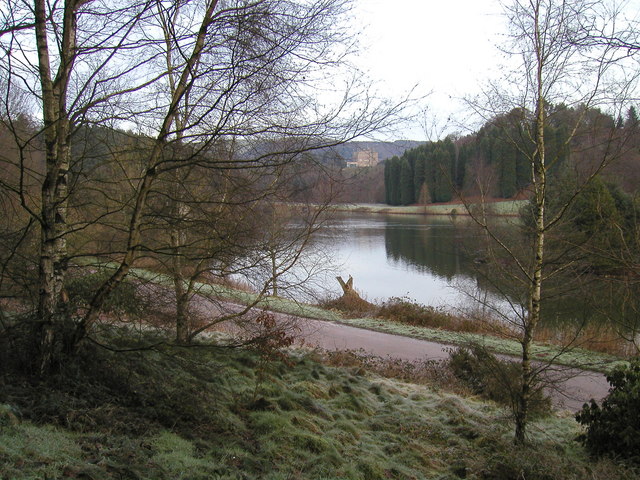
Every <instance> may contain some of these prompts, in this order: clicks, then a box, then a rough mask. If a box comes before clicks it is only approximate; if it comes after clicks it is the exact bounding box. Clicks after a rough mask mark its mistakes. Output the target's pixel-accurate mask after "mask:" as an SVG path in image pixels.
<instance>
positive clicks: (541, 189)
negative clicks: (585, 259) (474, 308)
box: [469, 0, 635, 444]
mask: <svg viewBox="0 0 640 480" xmlns="http://www.w3.org/2000/svg"><path fill="white" fill-rule="evenodd" d="M505 11H506V15H507V17H508V20H509V25H510V28H511V40H512V43H511V46H510V49H509V50H508V53H510V54H511V58H512V59H513V60H514V61H515V62H516V63H517V66H516V68H515V69H514V72H513V73H512V74H510V75H508V76H507V78H505V79H504V80H505V81H503V82H501V83H498V84H496V85H493V86H492V87H491V88H490V89H488V90H487V91H486V92H485V97H484V101H483V102H480V103H474V104H473V105H474V108H476V110H477V111H478V112H479V113H481V114H483V116H484V117H485V118H493V117H494V116H495V115H497V114H506V113H508V115H503V117H502V120H501V121H508V122H509V125H508V127H509V128H505V130H504V131H505V135H506V137H507V138H506V139H505V140H506V141H508V142H510V143H511V144H512V145H515V146H516V148H517V149H518V150H519V152H520V154H521V155H523V156H524V157H525V158H526V160H527V163H528V165H529V168H530V178H529V181H530V195H531V205H532V206H531V209H530V211H529V212H528V218H527V219H525V223H526V225H527V226H528V227H529V231H528V232H527V234H526V236H524V237H519V238H518V239H514V238H513V237H511V238H510V237H509V236H504V235H503V234H502V233H501V231H500V229H498V228H495V225H492V223H491V222H490V220H489V217H487V215H486V213H487V212H486V210H485V209H484V208H482V209H480V210H479V211H478V210H477V209H469V212H470V214H471V215H472V216H473V218H474V219H475V220H476V222H477V223H478V224H479V225H480V226H481V228H482V230H483V231H484V236H485V238H486V239H487V240H488V242H487V248H488V256H489V258H491V259H492V266H493V268H494V271H493V274H492V275H493V276H494V278H497V277H502V279H503V280H504V282H502V284H501V286H500V287H499V288H500V291H501V292H502V293H503V294H504V297H503V298H507V299H508V302H509V305H510V308H509V309H508V310H509V312H505V311H504V309H502V310H500V309H498V308H495V311H497V312H500V313H501V314H502V315H503V316H504V317H505V318H506V319H508V321H510V322H512V323H513V326H514V329H515V331H516V332H517V335H518V340H519V342H520V344H521V347H522V352H521V358H520V363H521V377H520V388H519V391H518V392H517V395H516V398H515V401H514V405H513V415H514V420H515V440H516V442H517V443H520V444H522V443H524V442H525V439H526V428H527V423H528V420H529V410H530V404H531V399H532V396H533V393H534V391H535V389H536V388H538V387H537V386H536V385H538V384H539V382H540V380H541V379H542V375H543V373H544V371H545V369H546V368H548V366H549V364H546V363H545V364H544V365H543V364H534V363H533V362H532V355H531V347H532V344H533V341H534V337H535V334H536V331H537V329H538V326H539V324H540V322H541V318H542V306H543V303H544V301H545V300H546V298H548V293H549V292H547V296H545V287H546V286H549V285H550V284H551V282H553V281H554V280H556V279H558V278H559V277H560V276H561V275H563V274H565V273H566V272H568V271H569V270H571V268H572V263H571V257H570V255H569V253H570V251H569V250H565V251H564V252H561V253H558V252H553V251H552V250H550V249H549V244H548V243H549V241H550V240H552V238H553V232H554V230H555V229H558V227H559V226H560V225H561V223H562V221H563V219H564V218H565V216H566V213H567V211H568V210H569V208H570V207H571V205H572V204H573V202H574V201H575V198H576V197H577V196H578V195H579V194H580V192H581V191H583V190H584V188H585V187H586V185H588V184H589V183H590V182H591V181H592V180H593V178H595V177H596V176H597V175H598V174H599V173H600V172H602V170H603V169H604V168H605V167H606V166H607V165H608V164H609V163H610V162H611V161H613V160H614V159H615V158H616V156H617V155H618V154H619V153H620V147H621V145H623V144H624V142H623V141H622V140H621V139H618V138H615V137H616V135H617V134H618V132H616V131H615V130H614V129H613V128H610V129H607V128H601V129H600V132H599V136H600V138H599V142H598V144H597V145H595V146H594V151H596V152H597V155H596V156H597V158H596V159H595V161H591V160H590V161H589V162H587V161H584V165H583V167H582V168H581V171H582V172H583V174H582V176H581V178H580V179H579V181H577V182H576V183H575V184H574V185H573V186H572V188H571V190H570V191H569V192H568V195H566V196H565V197H564V202H563V203H562V204H561V205H556V206H555V208H554V210H553V211H550V210H549V209H548V203H549V196H550V193H549V184H550V177H551V174H552V172H553V171H554V169H557V168H558V167H559V163H560V162H561V156H560V155H558V154H557V152H554V151H552V149H551V148H550V146H549V145H550V140H549V139H548V138H547V137H546V133H547V129H548V127H549V126H550V125H552V122H554V116H559V115H561V114H562V111H563V110H562V109H554V105H563V106H564V107H566V108H573V112H574V113H575V115H574V116H573V117H572V119H571V125H570V128H569V132H568V133H567V134H566V136H565V138H564V139H563V141H564V144H565V145H566V146H567V147H571V146H572V145H575V140H576V138H577V137H578V136H579V135H580V132H581V131H583V130H584V129H587V128H590V129H591V130H590V131H592V127H593V126H591V125H588V123H589V116H588V114H589V112H591V111H592V109H593V108H595V107H603V106H608V107H609V108H613V109H615V108H618V109H619V108H621V100H622V95H624V94H625V93H626V92H627V91H628V88H629V77H632V76H635V74H634V75H631V74H630V73H629V70H627V68H628V67H629V65H627V64H626V63H625V59H626V58H627V52H626V51H625V52H622V51H620V50H619V49H617V48H615V46H613V45H611V44H608V43H602V44H599V45H597V46H596V45H595V44H594V43H592V42H589V41H587V39H589V38H592V37H593V36H595V35H597V34H598V32H601V31H603V30H607V31H611V30H610V29H612V28H613V26H612V24H611V23H610V22H611V20H612V19H611V18H610V17H609V13H610V11H609V10H607V9H606V8H604V7H603V4H602V2H591V1H585V0H577V1H556V0H516V1H514V2H512V3H509V4H507V5H506V6H505ZM618 81H620V82H621V83H619V84H618V83H616V82H618ZM479 105H482V107H481V108H480V107H479ZM592 146H593V145H592ZM580 157H581V158H575V159H573V161H574V162H577V163H579V162H581V161H582V160H583V158H584V157H585V156H584V154H583V155H581V156H580ZM564 254H567V257H566V258H563V255H564ZM563 260H565V261H563Z"/></svg>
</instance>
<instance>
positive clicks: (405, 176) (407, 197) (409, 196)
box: [400, 156, 415, 205]
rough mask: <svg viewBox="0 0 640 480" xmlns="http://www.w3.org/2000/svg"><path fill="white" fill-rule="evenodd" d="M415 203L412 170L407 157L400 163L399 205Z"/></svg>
mask: <svg viewBox="0 0 640 480" xmlns="http://www.w3.org/2000/svg"><path fill="white" fill-rule="evenodd" d="M414 202H415V196H414V186H413V169H412V168H411V165H410V164H409V160H408V159H407V157H405V156H403V158H402V160H401V161H400V204H401V205H409V204H411V203H414Z"/></svg>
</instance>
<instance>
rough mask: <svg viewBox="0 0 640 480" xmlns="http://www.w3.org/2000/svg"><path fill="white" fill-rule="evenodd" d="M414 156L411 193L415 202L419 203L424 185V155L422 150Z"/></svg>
mask: <svg viewBox="0 0 640 480" xmlns="http://www.w3.org/2000/svg"><path fill="white" fill-rule="evenodd" d="M416 151H417V155H416V160H415V164H414V167H413V193H414V198H415V199H416V201H421V200H422V199H420V192H421V191H422V187H423V185H424V178H425V176H424V167H425V165H424V160H425V154H424V152H423V151H422V150H418V149H416Z"/></svg>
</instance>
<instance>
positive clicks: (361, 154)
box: [347, 149, 379, 168]
mask: <svg viewBox="0 0 640 480" xmlns="http://www.w3.org/2000/svg"><path fill="white" fill-rule="evenodd" d="M378 163H379V160H378V152H376V151H375V150H370V149H365V150H358V151H356V152H353V158H352V159H351V161H347V168H349V167H359V168H361V167H373V166H374V165H377V164H378Z"/></svg>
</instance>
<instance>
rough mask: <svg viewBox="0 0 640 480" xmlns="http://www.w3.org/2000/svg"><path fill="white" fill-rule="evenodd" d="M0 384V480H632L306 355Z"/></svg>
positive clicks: (444, 400) (536, 429)
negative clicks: (517, 442)
mask: <svg viewBox="0 0 640 480" xmlns="http://www.w3.org/2000/svg"><path fill="white" fill-rule="evenodd" d="M144 340H146V341H147V342H149V343H151V342H153V341H155V340H157V339H153V338H146V339H144ZM110 342H111V344H112V345H115V346H119V347H121V348H126V347H128V346H130V344H129V343H128V340H126V338H124V339H122V340H121V344H119V345H118V343H117V342H116V341H115V340H114V339H113V338H111V339H110ZM114 342H115V343H114ZM0 378H1V379H2V380H3V382H4V385H3V388H2V389H1V390H0V404H2V407H0V471H1V472H2V478H3V479H5V478H6V479H42V478H51V479H53V478H90V479H95V480H100V479H116V478H118V479H123V478H124V479H147V478H149V479H151V478H153V479H212V478H213V479H219V480H223V479H224V480H231V479H234V480H236V479H238V480H239V479H244V480H251V479H266V480H276V479H278V480H279V479H299V480H304V479H310V480H311V479H313V480H320V479H363V480H364V479H366V480H376V479H423V478H430V479H431V478H433V479H435V478H437V479H455V478H475V479H498V480H499V479H515V478H527V479H529V480H535V479H550V478H554V479H582V478H592V479H623V478H634V472H632V471H630V470H626V469H625V468H623V467H621V466H617V465H615V464H613V463H612V462H609V461H606V460H604V461H599V462H595V461H591V460H590V459H589V458H587V456H586V454H585V453H584V451H583V450H582V448H581V447H580V446H579V444H577V443H576V442H575V441H574V437H575V436H576V434H577V433H578V425H577V424H576V423H575V422H574V421H573V419H571V418H559V417H549V418H546V419H543V420H539V421H536V422H535V423H533V424H532V426H531V438H530V440H531V444H530V445H529V446H527V447H526V448H523V449H517V448H514V447H513V445H512V431H511V427H510V422H508V421H506V420H507V412H506V411H505V410H502V409H500V408H498V407H496V406H495V405H492V404H489V403H484V402H481V401H479V400H477V399H473V398H463V397H460V396H457V395H455V394H452V393H448V392H445V391H443V390H442V389H438V388H436V387H433V386H428V385H415V384H409V383H403V382H400V381H397V380H393V379H389V378H383V377H380V376H377V375H374V374H372V373H369V372H367V371H366V370H363V369H361V368H345V367H341V368H336V367H332V366H329V365H327V364H326V363H323V362H320V361H318V359H316V358H314V357H313V356H311V355H309V354H306V355H305V354H301V353H294V354H292V356H289V357H288V358H286V359H283V360H272V361H269V362H266V361H265V360H264V359H263V358H261V357H260V356H258V355H257V354H255V353H252V352H251V351H247V350H225V349H220V348H216V347H215V346H211V345H206V344H200V345H199V346H198V347H194V348H181V349H180V348H169V347H163V348H155V349H153V350H142V351H135V352H134V351H129V352H119V353H115V352H109V351H106V350H104V349H100V348H96V347H93V348H90V349H88V350H87V351H86V352H85V354H84V355H83V356H82V357H81V358H80V359H78V361H77V362H74V363H73V364H68V365H66V366H65V368H64V370H63V371H61V372H60V373H59V374H57V375H55V376H53V377H50V378H47V379H44V380H42V381H36V380H35V379H31V380H28V379H25V378H18V377H15V376H13V377H12V376H11V375H9V374H7V375H4V376H2V377H0Z"/></svg>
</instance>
